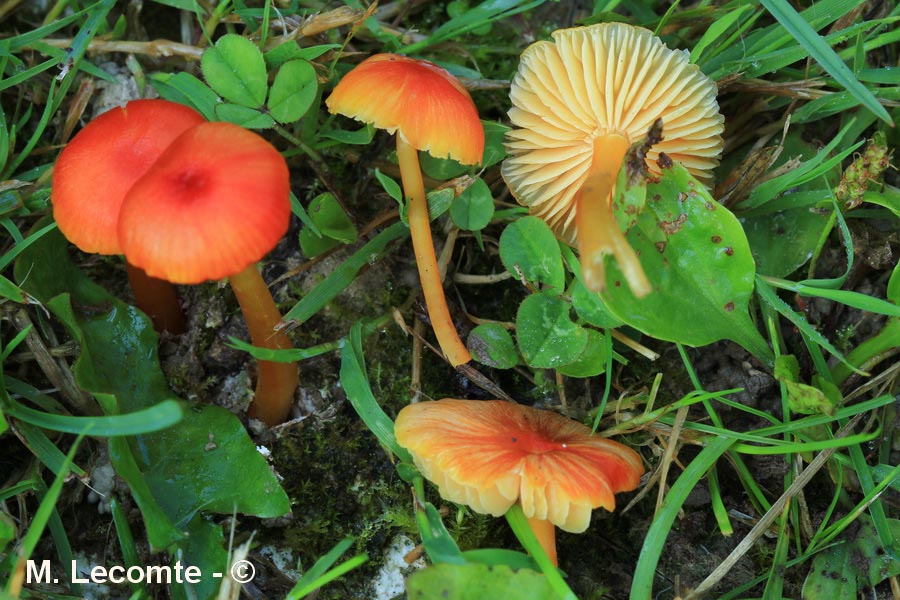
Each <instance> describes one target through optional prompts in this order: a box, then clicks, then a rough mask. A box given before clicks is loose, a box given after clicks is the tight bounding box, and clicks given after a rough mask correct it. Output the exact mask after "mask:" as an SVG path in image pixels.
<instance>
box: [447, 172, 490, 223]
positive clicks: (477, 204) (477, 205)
mask: <svg viewBox="0 0 900 600" xmlns="http://www.w3.org/2000/svg"><path fill="white" fill-rule="evenodd" d="M493 216H494V197H493V196H492V195H491V188H489V187H488V185H487V184H486V183H485V182H484V180H483V179H481V177H478V178H477V179H475V181H474V182H473V183H472V185H470V186H469V187H467V188H466V189H465V190H464V191H463V193H461V194H460V195H459V196H457V197H456V200H454V201H453V203H452V204H451V205H450V218H451V219H452V220H453V224H454V225H456V226H457V227H459V228H460V229H464V230H466V231H478V230H480V229H484V228H485V227H487V224H488V223H490V222H491V218H492V217H493Z"/></svg>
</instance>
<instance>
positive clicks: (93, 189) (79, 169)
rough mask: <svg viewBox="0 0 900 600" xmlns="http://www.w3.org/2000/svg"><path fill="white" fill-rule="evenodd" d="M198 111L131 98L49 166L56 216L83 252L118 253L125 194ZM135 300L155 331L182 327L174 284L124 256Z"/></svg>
mask: <svg viewBox="0 0 900 600" xmlns="http://www.w3.org/2000/svg"><path fill="white" fill-rule="evenodd" d="M204 122H205V119H204V118H203V117H202V116H201V115H200V113H198V112H197V111H195V110H193V109H191V108H188V107H187V106H183V105H181V104H176V103H175V102H168V101H166V100H133V101H131V102H129V103H128V104H126V105H125V106H124V107H116V108H113V109H111V110H109V111H108V112H105V113H103V114H102V115H100V116H99V117H97V118H96V119H94V120H93V121H91V122H90V123H88V124H87V125H86V126H85V127H84V128H83V129H82V130H81V131H79V132H78V134H77V135H76V136H75V137H74V138H73V139H72V141H70V142H69V143H68V145H67V146H66V147H65V148H64V149H63V151H62V152H61V153H60V155H59V158H58V159H57V161H56V166H55V167H54V168H53V181H52V192H51V199H52V201H53V217H54V218H55V219H56V223H57V224H58V225H59V229H60V231H62V233H63V235H65V236H66V238H67V239H68V240H69V241H70V242H72V243H73V244H75V245H76V246H78V248H80V249H81V250H82V251H84V252H94V253H97V254H122V248H121V246H120V245H119V239H118V234H117V224H118V221H119V208H120V207H121V205H122V200H123V198H124V197H125V194H126V193H127V192H128V190H129V189H130V188H131V186H132V185H133V184H134V182H135V181H137V180H138V179H139V178H140V177H141V175H143V174H144V173H145V172H146V171H147V169H149V168H150V165H152V164H153V163H154V161H156V159H157V158H159V155H160V154H162V152H163V150H165V149H166V148H167V147H168V146H169V144H171V143H172V141H173V140H174V139H175V138H176V137H178V136H179V135H181V134H182V133H183V132H184V131H186V130H187V129H190V128H191V127H195V126H197V125H199V124H201V123H204ZM125 266H126V271H127V273H128V279H129V281H130V283H131V289H132V292H133V293H134V297H135V302H136V303H137V305H138V308H140V309H141V310H142V311H144V312H145V313H146V314H147V315H148V316H149V317H150V319H151V320H152V321H153V326H154V328H155V329H156V330H157V331H168V332H170V333H175V334H177V333H182V332H183V331H184V316H183V315H182V312H181V306H180V305H179V303H178V296H177V295H176V293H175V288H174V287H172V284H171V283H169V282H168V281H162V280H160V279H156V278H154V277H149V276H148V275H147V274H146V273H145V272H144V271H142V270H141V269H139V268H137V267H135V266H134V265H132V264H131V263H129V262H127V261H126V263H125Z"/></svg>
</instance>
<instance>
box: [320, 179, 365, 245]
mask: <svg viewBox="0 0 900 600" xmlns="http://www.w3.org/2000/svg"><path fill="white" fill-rule="evenodd" d="M308 213H309V217H310V218H311V219H312V220H313V222H314V223H315V224H316V226H317V227H318V228H319V231H321V232H322V235H326V236H328V237H330V238H334V239H336V240H338V241H340V242H343V243H345V244H352V243H353V242H355V241H356V236H357V231H356V225H354V224H353V221H351V220H350V217H348V216H347V213H346V212H344V209H343V207H341V205H340V203H339V202H338V201H337V198H335V197H334V194H332V193H331V192H325V193H323V194H319V195H318V196H316V197H315V198H313V199H312V202H310V203H309V209H308Z"/></svg>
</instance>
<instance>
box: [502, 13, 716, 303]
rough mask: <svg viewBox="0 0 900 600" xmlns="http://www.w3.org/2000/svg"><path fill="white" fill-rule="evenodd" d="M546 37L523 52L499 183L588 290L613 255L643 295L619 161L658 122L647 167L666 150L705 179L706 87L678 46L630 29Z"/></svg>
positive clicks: (709, 84) (712, 149)
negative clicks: (622, 213) (569, 256)
mask: <svg viewBox="0 0 900 600" xmlns="http://www.w3.org/2000/svg"><path fill="white" fill-rule="evenodd" d="M553 40H554V41H553V42H550V41H541V42H536V43H534V44H532V45H531V46H529V47H528V48H527V49H526V50H525V52H523V53H522V58H521V62H520V64H519V70H518V72H517V73H516V76H515V79H514V80H513V83H512V88H511V90H510V98H511V99H512V108H511V109H510V111H509V117H510V120H511V121H512V124H513V126H514V128H513V129H512V130H511V131H509V132H508V133H507V141H506V150H507V153H508V158H507V159H506V160H505V161H504V163H503V166H502V168H501V172H502V174H503V178H504V179H505V180H506V183H507V185H508V186H509V188H510V190H511V192H512V194H513V195H514V196H515V197H516V199H517V200H518V201H519V203H520V204H523V205H525V206H528V207H529V209H530V212H531V213H532V214H534V215H537V216H539V217H541V218H543V219H544V220H545V221H546V222H547V223H548V224H549V225H550V226H551V227H552V228H553V229H554V231H555V232H556V234H557V236H558V237H560V238H561V239H562V240H564V241H565V242H566V243H568V244H570V245H573V246H575V245H577V246H578V248H579V251H580V254H581V264H582V273H583V275H584V282H585V284H586V285H587V287H588V288H589V289H591V290H593V291H602V290H603V288H604V285H605V281H606V277H605V274H604V263H603V261H604V257H605V255H607V254H613V255H614V256H615V258H616V260H617V261H618V264H619V267H620V268H621V269H622V271H623V273H624V274H625V277H626V279H627V280H628V283H629V285H630V286H631V290H632V292H633V293H634V294H635V296H638V297H640V296H644V295H646V294H647V293H649V292H650V290H651V286H650V283H649V281H648V280H647V277H646V275H645V274H644V270H643V268H642V267H641V263H640V261H639V259H638V257H637V255H636V254H635V252H634V250H633V249H632V248H631V247H630V246H629V245H628V242H627V241H626V239H625V236H624V235H623V234H622V232H621V231H620V229H619V226H618V225H617V223H616V220H615V217H614V215H613V211H612V198H613V191H614V187H615V183H616V178H617V176H618V173H619V168H620V166H621V164H622V160H623V158H624V156H625V153H626V151H627V150H628V148H629V146H631V145H632V144H634V143H636V142H638V141H640V140H641V139H642V138H643V137H644V136H645V134H646V132H647V131H648V130H649V129H650V127H651V125H652V124H653V123H654V122H656V120H657V119H661V120H662V122H663V127H664V129H663V134H664V136H665V137H664V139H663V141H662V142H660V143H657V144H656V145H654V146H653V147H652V148H651V149H650V151H649V152H648V153H647V156H646V162H647V166H648V168H649V169H650V171H651V172H653V173H655V174H659V173H660V169H659V167H658V166H657V158H658V157H659V156H660V154H662V153H665V154H666V155H668V156H669V157H670V158H672V159H673V160H675V161H677V162H680V163H682V164H683V165H684V166H685V167H686V168H687V170H688V171H690V173H691V174H692V175H694V177H696V178H697V179H699V180H700V181H701V182H702V183H704V184H706V185H709V184H710V183H711V182H712V169H713V168H715V167H716V165H718V163H719V156H720V155H721V153H722V145H723V142H722V131H723V129H724V126H723V122H724V119H723V117H722V115H721V114H720V113H719V107H718V104H717V103H716V84H715V82H713V81H712V80H710V79H709V78H708V77H706V75H704V74H703V73H702V72H701V71H700V69H699V68H698V67H697V66H696V65H693V64H690V62H689V55H688V53H687V52H684V51H677V50H670V49H668V48H666V46H665V45H664V44H663V43H662V42H661V41H660V40H659V38H657V37H654V35H653V33H651V32H650V31H648V30H647V29H644V28H641V27H634V26H632V25H626V24H623V23H602V24H598V25H592V26H589V27H575V28H572V29H561V30H558V31H555V32H553Z"/></svg>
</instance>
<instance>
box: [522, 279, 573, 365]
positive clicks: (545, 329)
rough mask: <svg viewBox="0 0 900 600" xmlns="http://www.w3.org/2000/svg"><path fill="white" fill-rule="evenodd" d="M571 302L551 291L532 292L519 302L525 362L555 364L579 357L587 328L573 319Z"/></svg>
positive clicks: (569, 361) (563, 363)
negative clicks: (570, 312) (570, 315)
mask: <svg viewBox="0 0 900 600" xmlns="http://www.w3.org/2000/svg"><path fill="white" fill-rule="evenodd" d="M569 308H570V306H569V303H568V302H566V301H565V300H562V299H561V298H559V297H556V296H554V295H552V294H549V293H546V292H543V293H539V294H532V295H530V296H528V297H527V298H525V300H523V301H522V304H521V305H519V312H518V313H517V314H516V337H517V338H518V340H519V349H520V350H521V351H522V357H523V358H524V359H525V362H526V363H528V364H529V365H530V366H532V367H538V368H544V369H548V368H556V367H560V366H562V365H567V364H569V363H572V362H574V361H576V360H577V359H578V357H579V356H581V354H582V353H583V352H584V349H585V346H587V343H588V334H587V331H586V330H585V329H584V328H582V327H580V326H578V325H576V324H575V323H573V322H572V319H571V318H570V317H569Z"/></svg>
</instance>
